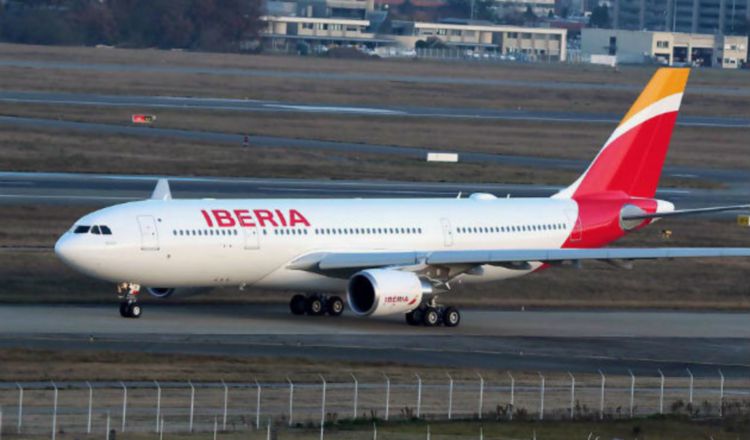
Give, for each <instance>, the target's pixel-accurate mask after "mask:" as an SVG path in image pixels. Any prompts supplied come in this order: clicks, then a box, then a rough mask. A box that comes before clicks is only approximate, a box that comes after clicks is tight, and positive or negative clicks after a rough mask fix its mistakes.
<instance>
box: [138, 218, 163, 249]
mask: <svg viewBox="0 0 750 440" xmlns="http://www.w3.org/2000/svg"><path fill="white" fill-rule="evenodd" d="M137 218H138V228H139V229H140V231H141V250H142V251H158V250H159V232H158V231H157V230H156V221H155V220H154V217H153V216H151V215H139V216H138V217H137Z"/></svg>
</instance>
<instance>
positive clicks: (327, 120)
mask: <svg viewBox="0 0 750 440" xmlns="http://www.w3.org/2000/svg"><path fill="white" fill-rule="evenodd" d="M141 112H147V113H154V114H156V115H157V116H158V120H157V121H156V123H155V126H156V127H160V128H178V129H187V130H193V129H198V130H206V131H214V132H223V133H236V134H238V135H241V134H252V135H267V136H281V137H291V138H299V139H318V140H329V141H341V142H354V143H369V144H381V145H392V146H399V147H417V148H424V149H434V150H440V151H455V152H481V153H490V154H504V155H510V156H514V155H529V156H539V157H551V158H563V159H579V160H584V161H588V160H591V159H592V158H593V157H594V156H595V154H596V152H597V151H598V149H599V148H600V146H601V145H602V144H603V143H604V141H605V140H606V139H607V137H608V136H609V133H610V132H611V130H612V129H613V127H612V126H611V125H610V124H572V125H566V124H561V123H541V122H520V121H487V120H454V119H447V120H441V119H431V118H390V117H364V116H341V115H336V116H331V115H311V114H296V113H245V112H232V111H195V110H165V109H150V108H111V107H103V108H100V107H76V106H71V107H68V106H64V107H59V106H42V105H8V104H0V115H6V116H23V117H34V118H45V119H64V120H72V121H79V122H100V123H108V124H117V125H129V123H130V122H129V121H130V115H131V114H133V113H141ZM13 131H15V130H12V129H8V128H4V127H2V126H0V136H1V135H2V133H8V136H10V133H12V132H13ZM18 133H19V135H20V131H18ZM41 133H43V132H39V133H34V134H29V135H25V134H24V135H23V136H17V137H12V136H11V137H0V142H2V143H5V144H8V145H9V147H10V148H9V150H14V149H16V148H15V147H14V145H18V144H17V143H18V142H22V143H24V144H25V145H28V144H29V143H30V142H31V141H30V140H27V139H24V138H26V137H27V136H28V139H31V138H32V137H34V136H40V135H41ZM71 134H72V133H63V134H61V135H55V136H54V140H52V139H49V142H51V143H50V144H49V145H56V144H60V143H62V144H64V143H66V142H67V143H70V142H72V141H74V140H75V139H82V138H84V137H86V136H85V135H75V136H74V138H70V136H71ZM96 138H97V139H99V138H100V136H96ZM142 139H143V138H132V139H131V140H127V139H125V140H122V141H116V140H114V142H117V143H118V144H120V146H121V148H122V149H121V150H120V151H122V152H126V151H128V150H131V149H133V148H137V147H136V146H135V145H134V144H135V143H141V142H144V140H142ZM746 140H747V134H746V130H742V129H727V130H723V131H719V130H706V129H705V128H698V127H677V129H676V130H675V135H674V138H673V141H672V147H671V148H670V154H669V158H668V161H667V163H668V164H669V165H684V166H701V167H706V166H708V167H724V168H742V167H750V155H748V154H746V150H747V144H746ZM157 142H158V143H159V145H160V146H159V147H158V148H156V150H164V152H165V153H169V152H170V151H169V150H170V149H169V147H168V146H167V145H166V142H163V141H158V140H148V141H147V143H148V144H150V145H154V146H156V145H157ZM238 142H239V138H238ZM34 143H35V144H38V142H34ZM98 144H99V145H101V143H100V142H98ZM84 146H85V147H88V148H87V149H84V148H80V150H81V151H80V154H82V155H90V154H98V153H96V152H95V151H91V150H92V149H93V150H97V149H98V148H97V147H98V145H96V144H92V143H91V142H90V141H88V142H86V143H85V144H84V145H81V147H84ZM709 146H710V147H709ZM92 147H93V148H92ZM212 148H214V149H216V148H226V146H219V145H213V146H212ZM23 152H26V154H27V155H28V157H27V159H28V160H29V161H30V162H33V163H36V162H37V160H38V154H39V153H40V152H41V153H42V154H45V152H44V151H40V149H39V148H26V147H24V150H23V151H21V152H20V154H21V155H14V153H13V152H11V151H8V152H5V153H3V154H2V155H0V157H2V156H5V155H8V156H15V157H16V158H17V159H19V160H20V159H22V154H23ZM46 152H47V153H49V152H50V150H47V151H46ZM53 152H54V150H53ZM192 153H193V154H191V155H190V156H187V157H183V158H182V159H183V160H185V159H187V158H192V159H193V160H194V161H195V164H194V166H195V171H193V173H198V171H197V169H198V168H201V164H203V163H205V162H206V160H211V158H210V157H206V156H210V155H211V152H208V151H206V150H205V148H200V149H199V148H195V149H194V151H193V152H192ZM135 154H136V155H138V154H139V153H137V152H136V153H135ZM153 154H158V152H157V151H154V153H153ZM295 154H300V153H295ZM312 154H315V153H312ZM324 155H325V156H326V157H328V156H330V155H331V153H328V152H325V153H324ZM381 159H382V158H381ZM394 162H396V161H394ZM397 162H403V160H400V159H399V160H397ZM127 163H129V162H124V163H120V164H117V165H116V166H117V167H122V166H124V165H126V164H127ZM308 163H309V162H308ZM9 165H12V166H21V165H20V164H18V163H15V162H10V163H9ZM113 165H114V164H112V163H108V162H99V166H100V168H99V169H94V171H97V172H111V168H110V167H112V166H113ZM132 165H133V166H132V167H130V169H127V168H126V170H125V171H124V172H129V173H139V172H141V171H139V170H140V169H141V168H140V166H139V165H140V164H137V163H132ZM136 165H138V166H136ZM57 166H59V167H60V168H57V169H56V170H57V171H67V170H69V169H72V168H75V167H76V166H78V164H77V163H76V162H63V163H60V164H57ZM163 166H164V167H165V168H164V169H165V172H167V173H170V172H172V171H171V166H172V163H171V160H170V159H169V157H168V156H167V157H165V162H164V163H163ZM360 166H362V167H364V168H368V167H369V162H362V165H360ZM462 166H464V165H461V166H459V167H452V168H445V167H444V169H441V170H440V171H441V173H440V176H441V177H440V179H438V178H437V176H436V175H432V176H430V175H429V174H430V173H427V174H424V173H416V174H415V175H414V176H415V177H414V178H413V180H450V178H451V173H452V171H451V170H454V169H456V168H461V167H462ZM493 167H495V168H494V169H495V170H496V171H497V172H496V173H495V174H494V176H495V177H493V175H492V173H491V172H487V173H479V174H478V175H477V177H476V179H474V180H483V181H487V180H486V179H488V178H489V179H490V180H489V181H497V182H505V183H516V182H529V183H547V184H551V183H561V184H562V183H567V182H569V181H570V178H573V179H574V178H575V173H573V172H568V171H550V170H544V169H534V170H531V169H523V168H520V167H512V168H508V167H500V166H494V165H493ZM25 168H28V166H25ZM504 169H512V170H518V171H519V173H520V174H519V175H518V176H514V175H513V174H511V175H510V176H507V174H508V173H506V172H503V170H504ZM340 171H345V170H343V169H340ZM472 171H473V170H472ZM175 172H176V171H175ZM443 172H447V173H448V174H447V175H444V174H442V173H443ZM224 174H231V172H230V170H226V171H225V173H224ZM339 174H340V173H336V172H334V173H333V174H330V175H320V176H319V177H330V178H341V177H342V176H341V175H339ZM240 175H241V174H240ZM406 175H411V174H406ZM506 176H507V177H509V178H510V180H502V179H503V178H506ZM374 177H376V178H385V177H387V176H385V175H380V176H378V175H375V176H374ZM470 178H471V176H470ZM662 186H683V187H702V188H711V187H718V186H719V184H718V183H711V182H706V181H696V180H694V179H691V180H685V179H682V180H680V179H674V178H665V180H663V181H662Z"/></svg>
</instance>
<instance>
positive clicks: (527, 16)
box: [523, 5, 539, 23]
mask: <svg viewBox="0 0 750 440" xmlns="http://www.w3.org/2000/svg"><path fill="white" fill-rule="evenodd" d="M523 18H524V20H526V21H528V22H532V23H533V22H535V21H537V20H538V19H539V17H537V16H536V14H535V13H534V9H533V8H532V7H531V5H526V12H524V13H523Z"/></svg>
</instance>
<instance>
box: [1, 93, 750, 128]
mask: <svg viewBox="0 0 750 440" xmlns="http://www.w3.org/2000/svg"><path fill="white" fill-rule="evenodd" d="M0 102H3V103H7V104H44V105H71V106H72V105H75V106H94V107H141V108H143V109H144V111H145V110H155V109H172V110H204V111H240V112H274V113H320V114H333V115H358V116H370V117H373V116H377V117H399V118H401V117H418V118H451V119H488V120H502V121H541V122H563V123H606V124H617V123H618V122H619V121H620V119H621V118H622V115H616V114H601V113H581V112H560V111H557V112H555V111H529V110H511V109H504V110H500V109H476V108H474V109H467V108H440V107H413V106H412V107H409V106H398V107H394V106H390V107H373V106H367V107H365V106H341V105H330V104H325V103H297V102H280V101H262V100H254V99H221V98H195V97H175V96H134V95H124V96H123V95H95V94H83V93H56V92H29V91H0ZM678 125H681V126H687V127H714V128H750V119H743V118H727V117H711V116H684V115H680V117H679V120H678Z"/></svg>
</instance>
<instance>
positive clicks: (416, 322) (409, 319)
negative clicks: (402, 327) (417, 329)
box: [404, 310, 421, 325]
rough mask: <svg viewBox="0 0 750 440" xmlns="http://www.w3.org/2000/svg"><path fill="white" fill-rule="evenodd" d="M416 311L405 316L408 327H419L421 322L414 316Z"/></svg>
mask: <svg viewBox="0 0 750 440" xmlns="http://www.w3.org/2000/svg"><path fill="white" fill-rule="evenodd" d="M415 312H416V310H412V311H411V312H409V313H407V314H406V315H404V316H406V323H407V324H409V325H419V324H421V322H419V320H418V319H417V318H416V317H415V316H414V315H415Z"/></svg>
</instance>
